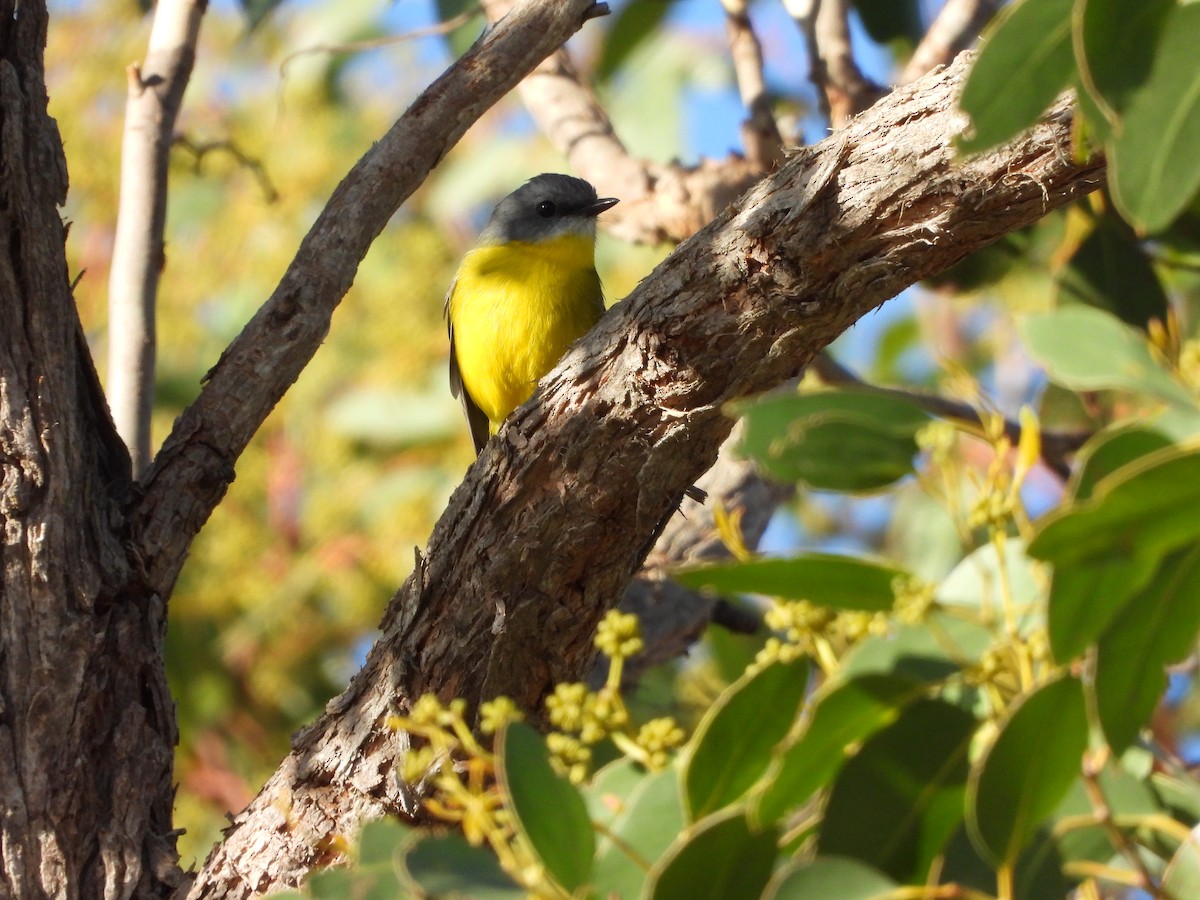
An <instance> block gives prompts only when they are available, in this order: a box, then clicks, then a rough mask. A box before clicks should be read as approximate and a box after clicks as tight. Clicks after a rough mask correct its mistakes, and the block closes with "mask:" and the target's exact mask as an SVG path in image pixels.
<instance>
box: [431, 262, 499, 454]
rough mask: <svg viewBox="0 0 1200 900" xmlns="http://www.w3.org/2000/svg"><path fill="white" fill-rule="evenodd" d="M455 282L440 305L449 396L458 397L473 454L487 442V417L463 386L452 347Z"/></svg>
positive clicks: (456, 354) (455, 280) (454, 350)
mask: <svg viewBox="0 0 1200 900" xmlns="http://www.w3.org/2000/svg"><path fill="white" fill-rule="evenodd" d="M457 284H458V279H457V278H456V279H454V281H453V282H451V284H450V290H448V291H446V302H445V304H444V305H443V306H442V315H443V316H445V317H446V330H447V331H448V332H449V334H450V396H452V397H458V398H459V400H460V401H461V402H462V408H463V414H464V415H465V416H466V417H467V427H468V428H469V429H470V431H471V441H472V442H473V443H474V444H475V454H476V455H478V454H479V452H480V451H481V450H483V445H484V444H486V443H487V439H488V417H487V416H486V415H484V412H483V410H482V409H480V408H479V407H478V406H476V405H475V401H474V400H472V399H471V395H470V394H468V393H467V389H466V387H464V386H463V381H462V372H460V371H459V369H458V351H457V350H456V349H455V347H454V323H453V322H451V321H450V298H451V297H452V296H453V295H454V287H455V285H457Z"/></svg>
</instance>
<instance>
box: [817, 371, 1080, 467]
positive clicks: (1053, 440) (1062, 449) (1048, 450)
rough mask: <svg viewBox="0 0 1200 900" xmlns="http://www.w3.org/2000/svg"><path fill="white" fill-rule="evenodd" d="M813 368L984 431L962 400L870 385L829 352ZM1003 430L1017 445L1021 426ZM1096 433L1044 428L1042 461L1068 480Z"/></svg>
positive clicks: (837, 381)
mask: <svg viewBox="0 0 1200 900" xmlns="http://www.w3.org/2000/svg"><path fill="white" fill-rule="evenodd" d="M812 369H813V371H814V372H816V373H817V375H818V376H820V378H821V380H822V381H824V382H825V383H826V384H829V385H838V386H842V387H855V388H860V389H862V390H867V391H870V392H871V393H874V394H881V395H883V396H887V397H899V398H901V399H904V400H909V401H911V402H913V403H915V404H917V406H919V407H921V409H923V410H925V411H926V412H928V413H931V414H932V415H935V416H938V417H940V418H943V419H951V420H953V421H955V422H961V423H962V424H964V425H967V426H969V427H971V428H977V429H980V430H983V428H984V427H985V425H984V421H983V416H982V415H981V414H980V412H979V410H977V409H976V408H975V407H973V406H971V405H970V404H969V403H960V402H959V401H957V400H951V399H949V398H947V397H942V396H939V395H938V394H930V393H927V392H925V391H914V390H910V389H907V388H890V387H880V386H878V385H874V384H869V383H867V382H865V381H863V380H862V379H860V378H859V377H858V376H857V375H855V374H854V373H853V372H851V371H850V370H849V369H847V368H846V367H845V366H843V365H842V364H841V363H839V362H838V361H837V360H835V359H834V358H833V357H832V356H830V355H829V354H828V353H822V354H820V355H819V356H817V358H816V359H814V360H813V364H812ZM1004 433H1005V435H1007V437H1008V439H1009V440H1010V441H1012V443H1013V446H1016V445H1017V443H1018V442H1019V441H1020V439H1021V425H1020V423H1019V422H1013V421H1012V420H1010V419H1005V420H1004ZM1092 436H1093V432H1091V431H1043V432H1042V462H1044V463H1045V464H1046V467H1047V468H1049V469H1050V471H1052V472H1054V474H1055V475H1057V476H1058V477H1059V478H1061V479H1063V480H1064V481H1066V480H1067V479H1068V478H1069V477H1070V476H1071V464H1070V459H1069V458H1070V457H1071V456H1073V455H1074V454H1075V452H1076V451H1077V450H1078V449H1079V448H1080V447H1082V446H1083V445H1084V444H1086V443H1087V442H1088V440H1089V439H1090V438H1091V437H1092Z"/></svg>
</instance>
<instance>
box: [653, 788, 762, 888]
mask: <svg viewBox="0 0 1200 900" xmlns="http://www.w3.org/2000/svg"><path fill="white" fill-rule="evenodd" d="M777 837H778V836H777V834H776V833H775V831H774V829H767V830H765V831H760V832H756V831H754V830H753V829H752V828H751V827H750V823H749V822H747V821H746V816H745V815H744V814H743V813H742V811H741V810H736V809H735V810H730V811H729V812H725V813H721V814H719V815H716V816H711V817H710V818H708V819H705V820H704V821H703V822H700V823H698V824H697V826H696V828H695V829H692V830H689V831H688V832H687V833H686V834H685V835H684V836H683V837H682V838H681V839H680V840H679V842H678V843H676V845H675V846H674V847H673V848H672V849H671V852H670V853H668V854H667V856H665V857H663V859H662V860H660V861H659V863H658V864H656V865H655V866H654V868H652V869H651V870H650V876H649V878H648V880H647V882H646V892H645V893H644V894H643V896H644V897H648V898H652V900H679V898H682V897H686V898H688V900H709V898H711V900H728V898H730V897H757V896H759V895H760V894H761V893H762V890H763V888H765V887H766V885H767V881H768V880H769V879H770V877H771V869H772V868H774V865H775V858H776V856H777V855H778V848H777V847H776V844H775V842H776V839H777Z"/></svg>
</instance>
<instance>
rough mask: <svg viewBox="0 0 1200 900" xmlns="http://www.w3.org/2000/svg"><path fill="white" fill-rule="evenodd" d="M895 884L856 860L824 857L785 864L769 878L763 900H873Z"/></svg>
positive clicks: (889, 890)
mask: <svg viewBox="0 0 1200 900" xmlns="http://www.w3.org/2000/svg"><path fill="white" fill-rule="evenodd" d="M896 887H897V885H896V882H894V881H892V879H890V878H888V877H887V876H886V875H884V874H882V873H880V872H877V871H876V870H875V869H872V868H871V867H870V866H867V865H863V864H862V863H860V862H859V861H858V860H856V859H842V858H840V857H837V856H825V857H818V858H817V859H814V860H812V861H810V862H804V861H801V860H796V861H794V862H791V863H789V864H788V865H786V866H784V867H783V868H782V869H780V870H779V871H778V872H776V873H775V877H774V878H772V879H771V883H770V884H769V885H768V886H767V890H766V893H764V894H763V900H816V898H820V897H829V898H833V897H836V898H837V900H872V898H874V897H880V896H887V895H889V894H890V893H891V892H892V891H893V890H894V889H895V888H896Z"/></svg>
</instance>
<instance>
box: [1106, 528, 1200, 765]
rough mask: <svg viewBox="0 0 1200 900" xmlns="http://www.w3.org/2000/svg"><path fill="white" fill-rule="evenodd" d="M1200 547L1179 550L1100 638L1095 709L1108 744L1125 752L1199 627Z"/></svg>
mask: <svg viewBox="0 0 1200 900" xmlns="http://www.w3.org/2000/svg"><path fill="white" fill-rule="evenodd" d="M1197 597H1200V546H1192V547H1189V548H1187V549H1185V550H1180V551H1177V552H1175V553H1173V554H1171V555H1170V556H1168V557H1167V558H1166V559H1164V560H1163V562H1162V564H1161V565H1160V566H1159V569H1158V572H1157V573H1156V574H1155V576H1154V578H1153V579H1151V581H1150V583H1149V584H1147V585H1146V587H1144V588H1143V589H1142V590H1141V591H1139V592H1138V593H1137V595H1136V596H1135V597H1134V598H1133V599H1132V601H1131V602H1130V603H1129V604H1127V605H1126V607H1125V609H1124V611H1123V612H1122V613H1121V614H1120V615H1119V616H1117V618H1115V619H1114V620H1113V623H1112V625H1110V626H1109V628H1108V630H1107V631H1105V633H1104V634H1103V635H1102V636H1101V638H1100V641H1099V645H1098V647H1097V654H1096V707H1097V711H1098V712H1099V715H1100V724H1101V725H1102V726H1103V728H1104V734H1105V737H1107V738H1108V743H1109V746H1111V747H1112V748H1113V750H1114V751H1115V752H1117V753H1121V752H1123V751H1124V750H1125V749H1126V748H1127V747H1128V746H1129V745H1130V744H1132V743H1133V741H1134V740H1135V739H1136V738H1137V736H1138V733H1139V732H1140V731H1141V730H1142V729H1143V728H1145V727H1146V726H1147V725H1148V723H1149V720H1150V716H1151V714H1152V713H1153V712H1154V710H1155V708H1156V707H1157V706H1158V703H1159V700H1161V698H1162V695H1163V693H1164V692H1165V691H1166V689H1167V666H1168V665H1170V664H1171V663H1174V662H1178V661H1179V660H1181V659H1183V658H1184V657H1185V656H1187V655H1188V653H1189V652H1190V651H1191V649H1192V648H1193V647H1194V646H1195V643H1196V631H1197V629H1200V603H1197V602H1196V598H1197Z"/></svg>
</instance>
